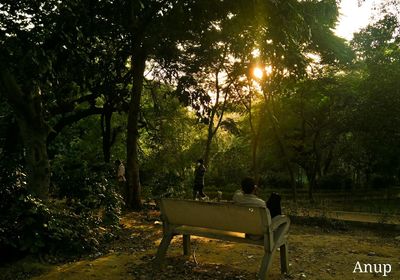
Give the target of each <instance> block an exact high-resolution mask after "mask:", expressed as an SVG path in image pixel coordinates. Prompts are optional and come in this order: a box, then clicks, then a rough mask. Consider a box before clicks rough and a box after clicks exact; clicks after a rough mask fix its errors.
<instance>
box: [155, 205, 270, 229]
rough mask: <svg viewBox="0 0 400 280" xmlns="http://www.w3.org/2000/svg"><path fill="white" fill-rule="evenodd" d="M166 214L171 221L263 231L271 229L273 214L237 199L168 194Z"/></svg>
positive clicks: (187, 224) (197, 225) (165, 206)
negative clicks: (238, 202)
mask: <svg viewBox="0 0 400 280" xmlns="http://www.w3.org/2000/svg"><path fill="white" fill-rule="evenodd" d="M160 206H161V212H162V215H163V218H164V219H165V220H166V222H167V223H168V224H170V225H175V226H179V225H186V226H193V227H202V228H209V229H217V230H225V231H234V232H244V233H249V234H257V235H262V234H265V233H268V228H269V226H270V224H271V217H270V214H269V212H268V209H266V208H261V207H247V206H239V205H236V204H233V203H223V202H204V201H194V200H181V199H170V198H164V199H162V200H161V204H160Z"/></svg>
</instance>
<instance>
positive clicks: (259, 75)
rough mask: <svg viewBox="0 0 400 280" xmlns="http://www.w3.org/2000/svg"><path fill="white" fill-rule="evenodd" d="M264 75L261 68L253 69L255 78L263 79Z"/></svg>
mask: <svg viewBox="0 0 400 280" xmlns="http://www.w3.org/2000/svg"><path fill="white" fill-rule="evenodd" d="M263 75H264V71H263V70H262V69H261V68H260V67H255V68H254V69H253V76H254V77H256V78H257V79H261V78H262V77H263Z"/></svg>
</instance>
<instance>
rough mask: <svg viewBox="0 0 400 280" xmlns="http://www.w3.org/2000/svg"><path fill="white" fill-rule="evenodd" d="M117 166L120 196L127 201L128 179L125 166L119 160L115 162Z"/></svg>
mask: <svg viewBox="0 0 400 280" xmlns="http://www.w3.org/2000/svg"><path fill="white" fill-rule="evenodd" d="M115 166H116V167H117V182H118V189H119V190H118V191H119V193H120V195H121V196H122V197H123V198H124V199H126V178H125V166H124V164H123V163H122V161H120V160H119V159H117V160H116V161H115Z"/></svg>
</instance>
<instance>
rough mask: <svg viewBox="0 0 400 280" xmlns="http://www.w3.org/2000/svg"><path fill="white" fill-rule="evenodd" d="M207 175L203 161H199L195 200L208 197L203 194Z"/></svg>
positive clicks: (195, 175) (196, 172)
mask: <svg viewBox="0 0 400 280" xmlns="http://www.w3.org/2000/svg"><path fill="white" fill-rule="evenodd" d="M205 173H206V167H205V166H204V161H203V159H199V160H197V166H196V169H195V171H194V184H193V199H196V198H204V197H206V195H205V194H204V192H203V189H204V174H205Z"/></svg>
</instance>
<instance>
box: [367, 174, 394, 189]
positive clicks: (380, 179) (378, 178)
mask: <svg viewBox="0 0 400 280" xmlns="http://www.w3.org/2000/svg"><path fill="white" fill-rule="evenodd" d="M394 184H395V180H394V179H393V178H390V177H389V176H384V175H380V174H373V175H372V176H371V179H370V186H371V187H373V188H375V189H383V188H387V187H389V186H391V185H394Z"/></svg>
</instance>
